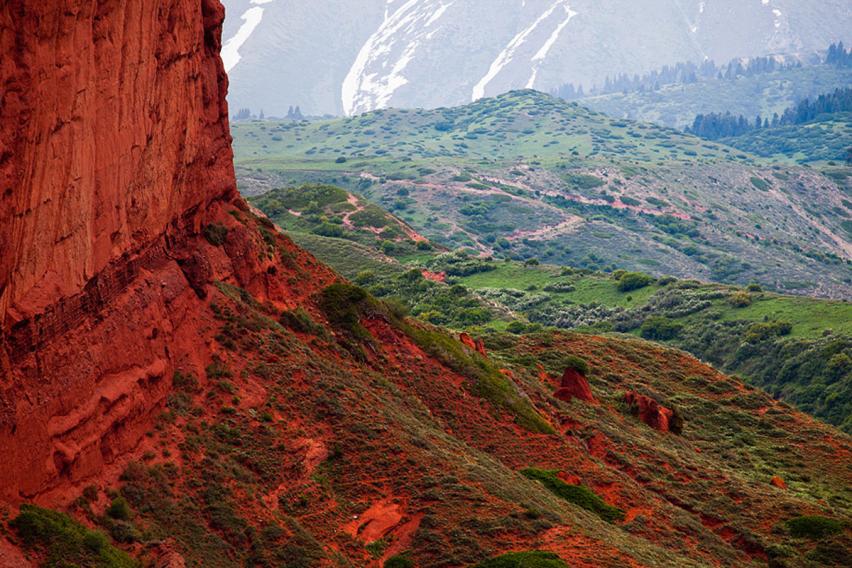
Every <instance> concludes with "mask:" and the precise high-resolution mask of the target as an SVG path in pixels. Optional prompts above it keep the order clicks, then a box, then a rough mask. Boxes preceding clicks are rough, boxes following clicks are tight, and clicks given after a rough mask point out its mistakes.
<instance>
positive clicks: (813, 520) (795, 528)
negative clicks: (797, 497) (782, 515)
mask: <svg viewBox="0 0 852 568" xmlns="http://www.w3.org/2000/svg"><path fill="white" fill-rule="evenodd" d="M786 525H787V529H788V530H789V531H790V534H791V535H793V536H794V537H796V538H810V539H820V538H824V537H827V536H831V535H833V534H837V533H839V532H840V531H842V530H843V523H842V522H840V521H838V520H836V519H829V518H828V517H821V516H819V515H803V516H801V517H796V518H794V519H790V520H789V521H787V523H786Z"/></svg>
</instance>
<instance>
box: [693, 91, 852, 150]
mask: <svg viewBox="0 0 852 568" xmlns="http://www.w3.org/2000/svg"><path fill="white" fill-rule="evenodd" d="M848 111H852V88H845V89H836V90H835V91H834V92H833V93H828V94H825V95H820V96H819V97H817V98H816V99H813V100H811V99H805V100H804V101H802V102H800V103H799V104H797V105H795V106H792V107H790V108H788V109H787V110H785V111H784V113H783V114H781V115H779V114H778V113H775V114H774V115H773V116H772V118H771V119H770V118H769V117H761V116H760V115H757V116H756V117H755V119H754V121H753V122H752V121H751V120H749V119H748V118H746V117H745V116H743V115H739V116H735V115H733V114H731V113H730V112H726V113H709V114H699V115H697V116H696V117H695V120H693V122H692V126H691V127H687V129H686V131H687V132H689V133H690V134H694V135H696V136H700V137H701V138H705V139H707V140H718V139H720V138H730V137H734V136H742V135H743V134H746V133H748V132H751V131H753V130H759V129H761V128H776V127H778V126H790V125H796V124H804V123H806V122H810V121H812V120H814V119H815V118H817V117H818V116H820V115H824V114H833V113H838V112H848Z"/></svg>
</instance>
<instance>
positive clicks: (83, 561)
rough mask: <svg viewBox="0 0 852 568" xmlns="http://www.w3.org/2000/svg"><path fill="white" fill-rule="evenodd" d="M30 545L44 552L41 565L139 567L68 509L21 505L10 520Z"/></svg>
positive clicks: (104, 536) (33, 548)
mask: <svg viewBox="0 0 852 568" xmlns="http://www.w3.org/2000/svg"><path fill="white" fill-rule="evenodd" d="M10 526H11V527H12V528H13V529H15V531H16V532H17V533H18V536H19V537H20V538H21V541H22V542H23V545H24V547H25V548H27V549H32V550H37V551H39V553H40V554H41V555H43V563H42V564H41V565H42V566H45V567H48V568H64V567H70V566H86V567H92V568H138V566H139V563H138V562H137V561H136V560H134V559H133V558H131V557H130V556H128V555H127V554H126V553H125V552H123V551H121V550H119V549H117V548H115V547H114V546H112V545H111V544H110V542H109V539H108V538H107V537H106V535H104V534H103V533H101V532H97V531H93V530H89V529H87V528H86V527H84V526H83V525H81V524H80V523H78V522H77V521H75V520H74V519H72V518H71V517H69V516H68V515H66V514H65V513H59V512H57V511H51V510H49V509H42V508H41V507H36V506H34V505H22V506H21V513H20V514H19V515H18V516H17V517H16V518H15V519H14V520H13V521H12V522H11V523H10Z"/></svg>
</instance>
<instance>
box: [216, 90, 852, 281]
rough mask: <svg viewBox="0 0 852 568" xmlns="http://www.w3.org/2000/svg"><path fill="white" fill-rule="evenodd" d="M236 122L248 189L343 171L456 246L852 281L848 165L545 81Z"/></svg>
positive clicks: (343, 181)
mask: <svg viewBox="0 0 852 568" xmlns="http://www.w3.org/2000/svg"><path fill="white" fill-rule="evenodd" d="M232 130H233V135H234V139H235V151H236V165H237V171H238V181H239V184H240V189H241V191H243V193H245V194H247V195H256V194H260V193H263V192H266V191H269V190H270V189H272V188H276V187H286V186H289V185H296V184H298V183H301V182H305V181H309V182H324V183H333V184H337V185H339V186H341V187H344V188H346V189H348V190H350V191H355V192H356V193H358V194H359V195H360V196H362V197H363V198H365V199H366V201H368V202H370V203H373V204H375V205H380V206H382V207H383V208H385V209H388V210H390V211H391V212H393V213H394V214H395V215H396V216H398V217H399V218H400V219H402V221H404V222H405V223H406V224H408V225H410V226H411V227H412V228H413V229H414V230H416V231H417V232H418V233H419V234H421V235H423V236H424V237H426V238H427V239H429V240H430V241H432V242H434V243H436V244H437V245H439V246H445V247H447V248H450V249H452V248H457V247H460V246H465V247H470V248H472V249H475V250H478V251H480V252H481V253H483V254H490V255H496V256H500V257H510V258H516V259H527V258H533V257H535V258H538V259H540V260H542V261H546V262H549V263H553V264H570V265H572V266H578V267H585V268H592V269H604V268H609V269H612V268H624V269H630V270H643V271H646V272H650V273H653V274H656V275H659V276H662V275H667V274H670V275H674V276H677V277H681V278H699V279H702V280H713V281H718V282H723V283H738V284H747V283H748V282H751V281H757V282H760V283H761V284H762V285H764V286H766V287H767V288H770V289H774V290H778V291H786V292H794V293H808V294H817V295H822V296H833V297H845V296H848V295H849V294H850V292H852V285H850V282H852V272H851V271H850V266H849V258H850V254H852V245H850V243H849V241H848V235H847V233H846V230H845V228H844V225H843V223H844V222H845V221H846V220H847V219H848V218H849V215H850V211H852V210H850V209H849V206H848V205H847V203H849V200H848V197H847V195H848V189H847V188H845V186H843V187H841V185H842V183H841V181H838V180H840V179H841V178H839V177H837V176H835V177H833V178H831V177H826V176H823V175H821V174H820V173H818V172H815V171H813V170H810V169H805V168H798V167H787V166H778V165H770V163H768V162H766V161H763V160H761V159H760V158H757V157H754V156H752V155H750V154H746V153H742V152H740V151H738V150H736V149H733V148H730V147H727V146H724V145H721V144H717V143H712V142H708V141H704V140H700V139H698V138H695V137H692V136H688V135H685V134H683V133H680V132H677V131H675V130H671V129H666V128H661V127H657V126H654V125H648V124H640V123H634V122H630V121H623V120H613V119H610V118H608V117H606V116H605V115H602V114H599V113H595V112H592V111H590V110H587V109H584V108H582V107H580V106H578V105H576V104H572V103H566V102H564V101H561V100H558V99H554V98H552V97H549V96H547V95H543V94H541V93H537V92H534V91H520V92H513V93H509V94H506V95H502V96H500V97H497V98H493V99H483V100H481V101H478V102H476V103H473V104H470V105H467V106H464V107H458V108H451V109H437V110H431V111H426V110H417V111H415V110H385V111H378V112H374V113H369V114H365V115H362V116H359V117H355V118H351V119H340V120H332V121H324V122H313V123H307V122H301V123H293V122H274V121H265V122H262V121H255V122H243V123H239V124H235V125H233V127H232ZM839 175H843V174H842V172H841V174H839ZM843 179H845V178H843ZM838 184H841V185H838Z"/></svg>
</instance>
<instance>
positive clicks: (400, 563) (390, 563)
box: [383, 554, 414, 568]
mask: <svg viewBox="0 0 852 568" xmlns="http://www.w3.org/2000/svg"><path fill="white" fill-rule="evenodd" d="M383 566H384V568H414V562H413V561H412V560H411V559H410V558H408V557H407V556H405V555H404V554H397V555H394V556H391V557H390V558H388V559H387V560H385V563H384V565H383Z"/></svg>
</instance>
